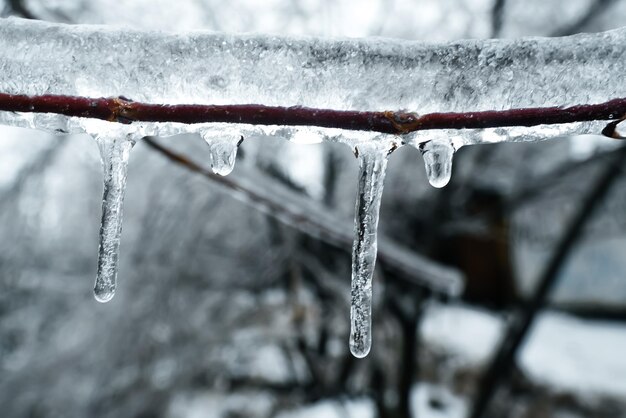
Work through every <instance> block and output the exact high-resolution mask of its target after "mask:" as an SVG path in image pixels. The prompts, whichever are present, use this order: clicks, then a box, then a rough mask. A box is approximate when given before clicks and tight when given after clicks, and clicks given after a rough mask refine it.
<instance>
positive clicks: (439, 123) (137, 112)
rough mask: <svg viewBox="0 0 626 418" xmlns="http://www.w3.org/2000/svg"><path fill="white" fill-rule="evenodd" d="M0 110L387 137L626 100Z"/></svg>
mask: <svg viewBox="0 0 626 418" xmlns="http://www.w3.org/2000/svg"><path fill="white" fill-rule="evenodd" d="M0 110H2V111H9V112H26V113H32V112H35V113H56V114H61V115H65V116H76V117H83V118H95V119H102V120H106V121H109V122H118V123H123V124H130V123H132V122H178V123H188V124H192V123H209V122H226V123H246V124H253V125H286V126H317V127H324V128H338V129H346V130H357V131H372V132H381V133H388V134H396V135H398V134H406V133H410V132H416V131H421V130H432V129H482V128H500V127H507V126H509V127H510V126H537V125H554V124H563V123H573V122H588V121H596V120H606V121H610V120H617V119H620V118H621V117H623V116H624V115H626V98H616V99H613V100H609V101H607V102H604V103H599V104H579V105H576V106H571V107H565V108H564V107H559V106H552V107H535V108H519V109H508V110H487V111H477V112H458V113H454V112H452V113H428V114H425V115H418V114H417V113H410V112H404V111H384V112H371V111H355V110H334V109H317V108H309V107H301V106H292V107H281V106H265V105H261V104H236V105H201V104H180V105H167V104H151V103H141V102H134V101H132V100H129V99H126V98H124V97H115V98H89V97H82V96H59V95H41V96H29V95H21V94H7V93H0Z"/></svg>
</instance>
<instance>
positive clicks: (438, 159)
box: [420, 139, 454, 188]
mask: <svg viewBox="0 0 626 418" xmlns="http://www.w3.org/2000/svg"><path fill="white" fill-rule="evenodd" d="M420 151H421V152H422V156H423V157H424V165H425V166H426V175H427V176H428V181H429V182H430V184H431V185H432V186H434V187H437V188H441V187H443V186H445V185H446V184H448V182H449V181H450V177H451V176H452V157H453V156H454V147H453V146H452V144H450V142H449V141H447V140H445V139H433V140H432V141H428V142H426V143H423V144H421V145H420Z"/></svg>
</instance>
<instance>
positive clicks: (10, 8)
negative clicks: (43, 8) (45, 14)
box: [4, 0, 37, 19]
mask: <svg viewBox="0 0 626 418" xmlns="http://www.w3.org/2000/svg"><path fill="white" fill-rule="evenodd" d="M4 13H5V14H7V15H10V16H18V17H22V18H24V19H37V16H35V15H34V14H33V13H32V12H31V11H30V10H28V8H27V7H26V5H24V0H6V2H5V11H4Z"/></svg>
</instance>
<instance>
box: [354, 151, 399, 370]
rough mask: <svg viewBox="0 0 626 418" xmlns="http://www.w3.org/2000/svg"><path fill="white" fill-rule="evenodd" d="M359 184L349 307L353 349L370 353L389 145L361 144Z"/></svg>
mask: <svg viewBox="0 0 626 418" xmlns="http://www.w3.org/2000/svg"><path fill="white" fill-rule="evenodd" d="M355 151H356V152H355V154H356V155H357V158H358V159H359V167H360V171H359V185H358V195H357V199H356V209H355V211H356V214H355V218H354V221H355V222H354V232H355V238H354V244H353V246H352V291H351V308H350V352H351V353H352V355H354V356H355V357H357V358H362V357H365V356H367V354H368V353H369V351H370V348H371V347H372V335H371V331H372V276H373V275H374V266H375V264H376V249H377V243H376V230H377V227H378V213H379V210H380V202H381V197H382V193H383V182H384V179H385V171H386V168H387V157H388V155H389V154H390V149H389V148H383V147H381V144H375V143H374V144H359V145H357V146H356V148H355Z"/></svg>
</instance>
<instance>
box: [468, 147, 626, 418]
mask: <svg viewBox="0 0 626 418" xmlns="http://www.w3.org/2000/svg"><path fill="white" fill-rule="evenodd" d="M624 159H626V147H622V148H621V149H620V152H619V153H618V154H617V155H616V156H615V157H614V159H613V160H612V162H611V163H610V164H609V165H608V166H607V168H606V169H605V171H604V172H603V173H602V175H601V176H600V178H599V179H598V180H597V181H596V182H595V183H594V184H593V185H592V186H591V189H590V190H589V193H588V195H587V196H586V198H585V199H584V200H583V202H582V204H581V205H580V207H579V209H578V212H577V213H576V214H575V215H574V216H573V217H572V220H571V221H570V223H569V225H568V227H567V228H566V229H565V234H564V235H563V237H562V238H561V240H560V242H559V243H558V245H557V246H556V248H555V250H554V253H553V254H552V257H551V258H550V260H549V262H548V264H547V266H546V268H545V270H544V272H543V274H542V275H541V276H540V279H539V281H538V284H537V287H536V289H535V291H534V293H533V296H532V297H531V298H530V299H529V301H528V302H527V303H525V304H524V305H523V307H522V310H521V312H520V314H519V316H518V317H517V320H515V321H513V322H512V323H511V325H510V326H509V328H508V330H507V332H506V334H505V335H504V337H503V339H502V342H501V344H500V347H499V348H498V351H497V353H496V356H495V357H494V360H493V361H492V362H491V364H490V365H489V368H488V369H487V371H486V372H485V375H484V377H483V379H482V382H481V384H480V386H479V387H480V390H479V392H478V396H477V397H476V401H475V403H474V407H473V411H472V414H471V417H472V418H481V417H483V416H484V414H485V412H486V410H487V407H488V406H489V403H490V401H491V399H492V397H493V395H494V394H495V392H496V390H497V389H498V387H499V384H500V382H502V381H503V380H505V379H506V378H507V377H508V375H509V373H510V370H511V367H512V365H513V363H514V361H515V358H516V355H517V352H518V351H519V348H520V346H521V344H522V342H523V341H524V339H525V338H526V335H527V334H528V331H529V330H530V329H531V326H532V324H533V323H534V320H535V318H536V316H537V314H538V313H539V312H540V310H541V309H543V308H544V307H545V305H546V302H547V299H548V296H549V295H550V293H551V290H552V288H553V287H554V284H555V283H556V279H557V278H558V276H559V272H560V271H561V269H562V268H563V265H564V264H565V263H566V261H567V259H568V257H569V255H570V254H571V251H572V249H573V248H574V246H575V245H576V243H577V242H578V240H579V239H580V237H581V235H582V232H583V229H584V226H585V224H586V223H587V222H588V221H589V220H590V219H591V218H592V217H593V215H594V213H595V210H596V209H597V208H598V206H599V204H600V203H601V202H602V200H603V199H604V197H605V196H606V195H607V194H608V192H609V190H610V188H611V185H613V184H614V182H615V181H616V180H617V178H618V177H619V173H620V170H621V167H622V163H623V161H624Z"/></svg>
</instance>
